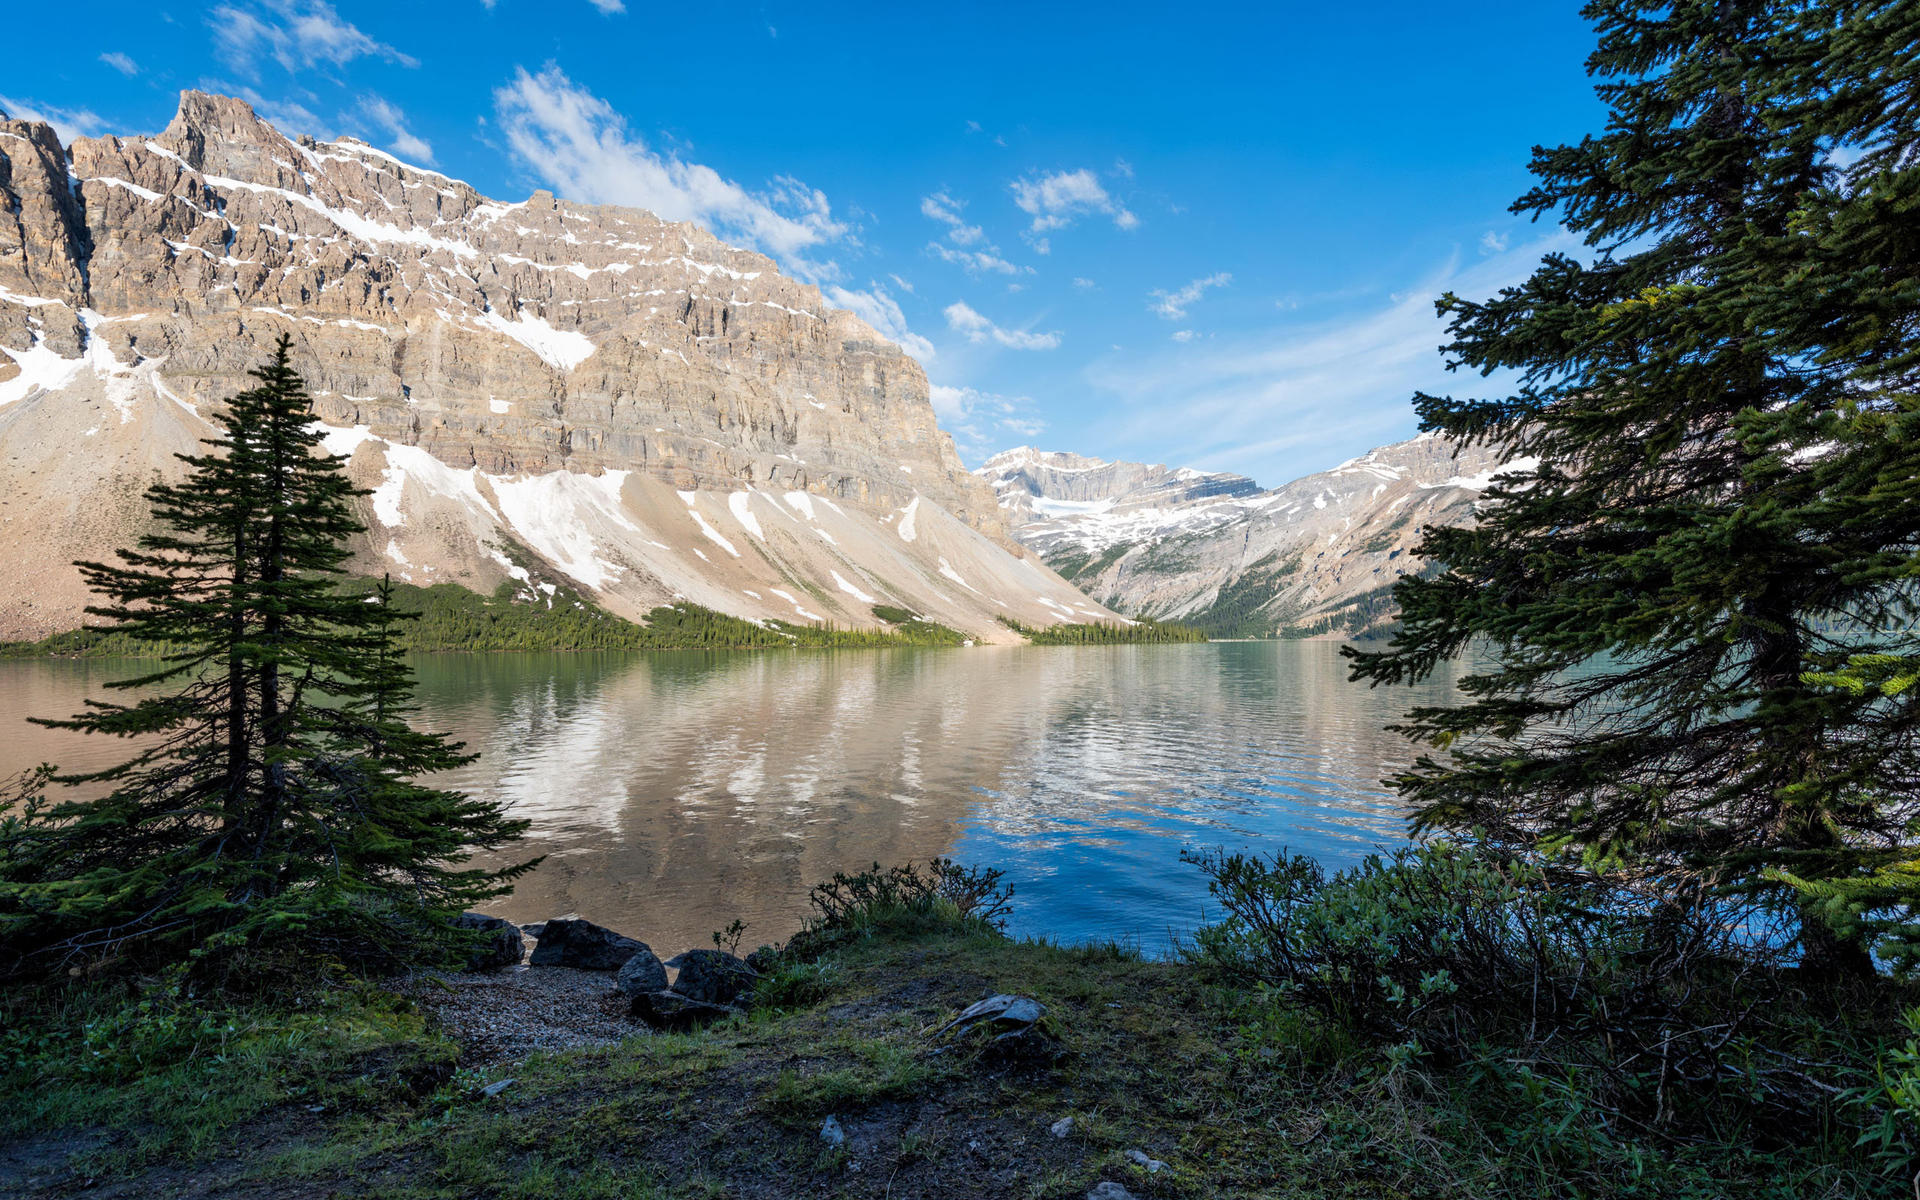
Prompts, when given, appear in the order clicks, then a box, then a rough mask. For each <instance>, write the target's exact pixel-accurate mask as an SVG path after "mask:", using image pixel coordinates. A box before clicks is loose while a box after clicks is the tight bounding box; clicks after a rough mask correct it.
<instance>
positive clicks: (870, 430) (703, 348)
mask: <svg viewBox="0 0 1920 1200" xmlns="http://www.w3.org/2000/svg"><path fill="white" fill-rule="evenodd" d="M282 333H285V334H288V335H290V336H291V337H292V338H293V342H294V356H295V361H296V365H297V367H298V369H299V370H300V371H301V372H302V373H303V374H304V375H305V376H306V378H307V381H308V384H309V387H310V389H311V391H312V392H313V394H314V396H315V402H316V415H317V416H318V417H319V418H320V419H321V420H322V421H323V422H325V423H326V424H327V425H328V426H330V427H331V428H332V430H333V432H332V433H331V434H330V437H329V444H330V446H331V447H332V448H333V449H334V450H335V451H336V452H339V453H344V454H350V455H351V456H352V471H353V473H354V475H355V477H356V479H357V480H359V481H360V482H361V483H362V484H363V485H364V486H367V487H369V488H372V489H373V490H374V493H375V494H374V495H373V496H372V497H371V500H370V503H369V504H368V505H367V510H368V511H367V513H366V515H367V517H368V519H369V522H370V525H371V526H372V529H371V533H370V535H369V537H368V539H367V542H366V545H365V546H364V547H362V553H361V556H360V565H361V566H362V567H363V568H364V569H366V570H369V571H379V570H383V569H390V570H393V571H394V572H395V573H396V574H399V575H402V576H405V577H408V578H411V579H412V580H413V581H414V582H418V583H431V582H439V581H443V580H451V581H455V582H460V583H463V584H466V585H468V586H471V587H474V588H477V589H480V590H489V591H490V590H491V589H492V588H493V587H494V586H496V585H497V584H498V583H500V582H501V581H502V580H504V579H508V578H517V579H521V580H523V581H527V580H529V578H530V576H529V575H528V567H527V566H526V565H524V564H526V563H528V562H529V561H532V562H533V565H534V568H535V570H534V572H533V574H534V576H537V575H538V574H539V573H540V570H541V569H545V570H548V571H558V572H560V573H562V574H565V575H567V576H568V577H570V578H571V579H573V580H574V581H576V582H577V583H580V584H584V585H586V586H588V587H590V588H593V589H594V590H595V591H596V593H597V594H598V595H599V596H600V598H601V599H602V600H603V601H604V602H605V603H607V604H608V605H609V607H612V608H613V609H615V610H616V611H621V612H624V613H626V614H627V615H638V614H639V613H642V612H644V611H645V610H646V609H647V608H650V607H652V606H653V605H655V604H658V603H663V602H666V601H667V600H669V599H672V598H674V597H685V598H687V599H690V600H693V601H695V602H698V603H702V604H706V605H709V606H710V607H714V608H717V609H721V610H723V611H727V612H733V613H736V614H739V615H742V616H748V617H757V618H765V617H781V618H785V619H790V620H802V621H804V620H808V619H820V620H833V621H836V622H841V623H850V624H873V623H874V622H873V618H872V614H871V605H872V604H873V603H875V602H882V603H892V604H898V605H901V606H903V607H907V608H910V609H913V610H916V611H919V612H924V613H926V614H928V615H929V616H931V617H933V618H934V619H936V620H941V621H945V622H947V623H949V624H953V625H956V626H958V627H961V628H965V629H969V630H973V631H975V632H979V633H982V634H988V635H995V634H997V631H998V626H997V625H996V623H995V622H994V620H993V618H994V616H995V615H996V614H1000V613H1004V614H1006V615H1009V616H1014V617H1018V618H1020V619H1022V620H1028V621H1035V622H1039V623H1045V622H1048V621H1051V620H1058V619H1063V618H1062V615H1061V614H1062V613H1063V612H1073V613H1076V614H1079V616H1080V618H1081V619H1085V618H1086V617H1088V616H1093V615H1104V614H1102V613H1101V612H1100V611H1099V610H1098V609H1097V608H1096V607H1094V606H1089V605H1088V604H1087V602H1086V600H1085V598H1084V597H1083V596H1080V595H1079V594H1078V593H1077V592H1075V591H1074V590H1073V589H1071V588H1069V587H1067V586H1066V585H1064V584H1062V583H1061V582H1060V581H1059V580H1058V579H1057V578H1056V577H1055V576H1053V574H1052V572H1050V571H1048V570H1047V569H1046V568H1045V567H1044V566H1041V565H1039V564H1038V563H1037V562H1035V561H1034V559H1033V557H1032V556H1031V555H1029V554H1027V552H1025V551H1024V550H1022V549H1021V548H1020V547H1019V546H1018V544H1017V543H1016V542H1015V541H1014V540H1013V539H1012V537H1011V535H1010V531H1009V528H1008V526H1007V524H1006V522H1005V519H1004V517H1003V515H1002V514H1001V512H1000V510H999V509H998V507H997V506H996V504H995V502H994V497H993V493H992V490H991V489H990V488H989V487H987V486H986V484H985V483H984V482H983V481H981V480H979V479H977V478H975V477H973V476H971V475H970V474H969V473H968V472H967V471H966V470H965V469H964V468H963V467H962V465H961V463H960V460H959V458H958V456H957V455H956V453H955V452H954V448H953V444H952V441H951V439H950V438H948V436H947V435H946V434H944V433H942V432H941V431H940V430H939V429H938V428H937V427H936V425H935V422H934V416H933V410H932V407H931V405H930V404H929V402H928V389H927V381H926V376H925V373H924V372H923V371H922V370H921V368H920V366H919V364H918V363H916V362H915V361H914V360H913V359H912V358H910V357H908V356H907V355H906V354H905V353H903V352H902V351H901V350H900V349H899V348H898V347H897V346H895V345H893V344H892V343H890V342H888V341H886V340H885V339H884V338H882V337H881V336H880V335H879V334H878V333H876V332H875V331H874V330H873V329H872V328H871V327H869V326H868V325H866V324H865V323H864V322H862V321H861V320H860V319H859V318H857V317H855V316H854V315H853V314H851V313H848V312H845V311H842V310H838V309H834V308H832V307H830V306H828V305H827V304H826V302H825V301H824V300H823V298H822V297H821V295H820V293H819V291H818V290H817V289H816V288H814V287H812V286H809V285H807V284H803V283H800V282H797V281H795V280H792V279H788V278H786V277H784V276H782V275H781V274H780V273H779V271H778V270H777V268H776V267H775V265H774V264H773V263H772V262H771V261H770V260H769V259H767V258H765V257H763V256H761V255H759V254H755V253H752V252H749V251H745V250H740V249H736V248H734V247H731V246H728V245H726V244H724V243H722V242H720V241H719V240H717V239H716V238H714V237H713V236H712V235H711V234H709V233H707V232H706V231H704V230H702V229H700V228H698V227H696V226H693V225H690V224H684V223H674V222H668V221H663V220H660V219H659V218H657V217H655V216H653V215H652V214H650V213H647V212H644V211H641V210H638V209H625V208H616V207H606V206H590V205H580V204H573V203H570V202H568V201H565V200H560V199H556V198H555V197H553V196H551V195H549V194H547V193H545V192H536V193H535V194H534V195H533V196H532V197H530V198H529V199H527V200H524V201H521V202H519V203H516V204H505V203H499V202H496V201H492V200H489V199H488V198H486V197H484V196H482V195H480V194H479V193H477V192H475V191H474V190H473V189H472V188H471V187H468V186H467V185H466V184H464V183H461V182H459V181H457V180H453V179H449V178H447V177H445V176H443V175H439V174H436V173H434V172H431V171H425V170H421V169H419V168H415V167H411V166H407V165H404V164H402V163H400V162H398V161H396V160H394V159H392V158H390V157H389V156H387V155H385V154H383V153H381V152H380V151H377V150H375V149H373V148H372V147H369V146H366V145H363V144H361V143H359V142H355V141H352V140H342V141H338V142H315V141H314V140H312V139H311V138H305V137H302V138H299V139H297V140H296V139H291V138H289V137H287V136H285V135H283V134H281V133H280V132H279V131H278V130H276V129H274V128H273V127H272V126H270V125H268V124H267V123H266V122H264V121H262V120H261V119H260V118H259V117H258V116H256V115H255V114H254V113H253V111H252V110H251V109H250V108H249V107H248V106H247V105H245V104H243V103H241V102H240V101H237V100H233V99H230V98H227V97H221V96H213V95H206V94H203V93H199V92H187V93H184V94H183V95H182V97H181V103H180V108H179V112H178V113H177V115H176V116H175V117H174V119H173V121H172V123H170V124H169V125H168V126H167V128H166V129H165V130H164V131H162V132H161V133H159V134H157V135H155V136H152V137H102V138H83V139H80V140H79V141H76V142H75V143H74V144H73V145H72V146H71V147H65V148H63V147H62V146H61V145H60V143H59V142H58V140H57V138H56V137H55V136H54V134H53V133H52V131H51V130H49V129H48V128H47V127H46V126H44V125H40V124H36V123H29V122H21V121H0V502H3V503H4V507H3V508H0V563H4V564H5V565H6V566H7V567H8V571H7V572H6V573H5V574H6V575H7V576H8V578H7V579H5V580H0V637H27V636H36V635H39V634H44V633H46V632H50V631H53V630H56V629H61V628H70V627H72V626H73V625H74V624H76V623H77V622H78V618H79V609H80V607H81V605H82V603H83V602H84V594H83V592H82V591H81V588H80V582H79V578H78V576H77V574H76V573H74V572H73V571H72V569H71V568H70V567H68V566H66V565H65V564H66V563H67V562H68V560H70V559H74V558H82V557H96V556H100V555H104V554H107V553H109V552H110V551H111V549H112V547H113V546H116V545H120V544H124V543H125V542H126V541H127V540H128V538H129V537H130V536H131V533H132V532H133V531H134V530H135V528H136V527H137V523H138V521H139V518H140V511H141V505H140V504H139V498H138V494H139V491H140V490H141V488H143V487H144V486H145V484H146V483H147V482H149V481H150V480H151V479H152V478H153V477H154V475H155V474H156V473H158V474H165V473H168V472H171V471H174V470H175V469H176V465H175V463H174V460H173V458H172V455H173V454H174V453H175V452H176V451H180V450H189V449H192V448H193V446H194V444H195V441H196V439H198V438H199V437H201V436H204V435H205V433H206V431H207V424H206V420H205V416H206V414H207V413H209V412H210V411H211V410H212V407H213V406H215V405H216V404H217V403H218V401H219V400H220V398H221V397H223V396H226V395H230V394H231V393H232V392H234V391H236V390H238V389H239V388H241V387H244V386H246V383H247V380H246V371H247V370H248V368H250V367H251V366H253V365H255V364H256V363H258V362H259V361H260V359H261V357H262V355H263V353H264V352H265V349H266V347H268V346H269V345H270V344H271V343H272V341H273V340H274V339H276V338H277V337H278V336H280V335H281V334H282Z"/></svg>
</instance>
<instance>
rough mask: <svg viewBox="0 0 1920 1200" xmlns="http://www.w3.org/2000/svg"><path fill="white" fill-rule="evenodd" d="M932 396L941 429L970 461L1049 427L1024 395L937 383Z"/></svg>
mask: <svg viewBox="0 0 1920 1200" xmlns="http://www.w3.org/2000/svg"><path fill="white" fill-rule="evenodd" d="M931 399H932V400H933V414H934V416H935V417H937V418H938V419H939V421H940V428H942V429H944V430H946V431H947V432H948V433H951V434H952V435H953V442H954V446H955V447H956V448H957V449H958V450H959V451H960V454H961V457H962V458H964V459H966V460H967V461H969V462H978V461H979V460H981V459H984V458H986V457H988V456H990V455H992V454H993V453H995V452H996V451H998V450H999V449H1001V448H1003V447H1004V446H1006V444H1007V443H1008V442H1010V441H1013V440H1016V439H1021V440H1031V439H1033V438H1035V437H1038V436H1039V435H1040V434H1041V433H1043V432H1045V431H1046V428H1047V423H1046V422H1045V421H1043V420H1041V419H1040V417H1039V416H1038V415H1037V414H1036V413H1035V412H1034V403H1033V401H1032V400H1030V399H1028V398H1027V397H1025V396H1006V395H1001V394H999V393H997V392H983V391H980V390H979V389H977V388H970V387H947V386H945V385H943V384H938V383H936V384H934V385H933V387H932V396H931Z"/></svg>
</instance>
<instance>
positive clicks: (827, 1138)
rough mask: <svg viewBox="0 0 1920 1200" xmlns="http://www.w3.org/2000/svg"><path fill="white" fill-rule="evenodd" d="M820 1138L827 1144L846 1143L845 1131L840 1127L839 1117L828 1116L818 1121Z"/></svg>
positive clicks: (838, 1144)
mask: <svg viewBox="0 0 1920 1200" xmlns="http://www.w3.org/2000/svg"><path fill="white" fill-rule="evenodd" d="M820 1140H821V1141H823V1142H825V1143H826V1144H827V1145H829V1146H840V1145H844V1144H845V1143H846V1140H847V1131H846V1130H844V1129H842V1128H840V1121H839V1118H837V1117H828V1118H827V1119H826V1120H824V1121H822V1122H821V1123H820Z"/></svg>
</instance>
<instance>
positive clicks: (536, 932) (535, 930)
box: [520, 921, 547, 938]
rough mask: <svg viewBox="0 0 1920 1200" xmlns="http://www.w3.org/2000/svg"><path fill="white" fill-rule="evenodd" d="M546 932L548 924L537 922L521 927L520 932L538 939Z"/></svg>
mask: <svg viewBox="0 0 1920 1200" xmlns="http://www.w3.org/2000/svg"><path fill="white" fill-rule="evenodd" d="M546 931H547V923H546V922H545V921H535V922H534V923H533V924H531V925H522V926H521V927H520V932H521V933H524V934H526V935H527V936H528V937H530V938H538V937H539V936H540V935H541V934H543V933H545V932H546Z"/></svg>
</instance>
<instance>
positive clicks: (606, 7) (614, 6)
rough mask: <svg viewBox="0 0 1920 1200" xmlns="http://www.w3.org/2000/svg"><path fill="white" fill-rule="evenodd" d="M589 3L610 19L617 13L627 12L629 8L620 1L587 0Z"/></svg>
mask: <svg viewBox="0 0 1920 1200" xmlns="http://www.w3.org/2000/svg"><path fill="white" fill-rule="evenodd" d="M587 3H589V4H591V5H593V6H594V7H595V8H597V9H599V10H600V11H601V12H603V13H605V14H606V15H607V16H609V17H611V16H613V15H614V14H616V13H623V12H625V11H627V6H626V5H624V4H622V3H621V2H620V0H587Z"/></svg>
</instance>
